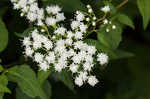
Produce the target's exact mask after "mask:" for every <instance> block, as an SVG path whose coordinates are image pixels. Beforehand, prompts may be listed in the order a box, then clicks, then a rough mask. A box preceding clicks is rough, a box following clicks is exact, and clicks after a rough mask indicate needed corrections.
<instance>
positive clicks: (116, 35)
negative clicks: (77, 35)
mask: <svg viewBox="0 0 150 99" xmlns="http://www.w3.org/2000/svg"><path fill="white" fill-rule="evenodd" d="M107 28H108V29H109V30H110V31H109V32H106V29H107ZM121 34H122V29H121V27H120V26H119V25H116V29H112V27H109V26H108V27H106V26H105V27H102V28H101V29H100V30H99V31H98V32H97V36H98V40H99V41H100V42H101V43H102V44H103V45H105V46H106V47H108V48H111V49H113V50H114V49H116V48H117V47H118V46H119V44H120V42H121V40H122V35H121Z"/></svg>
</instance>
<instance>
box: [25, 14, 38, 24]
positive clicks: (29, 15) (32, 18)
mask: <svg viewBox="0 0 150 99" xmlns="http://www.w3.org/2000/svg"><path fill="white" fill-rule="evenodd" d="M27 19H29V20H30V21H31V22H33V21H35V20H36V19H37V14H35V13H32V12H28V13H27Z"/></svg>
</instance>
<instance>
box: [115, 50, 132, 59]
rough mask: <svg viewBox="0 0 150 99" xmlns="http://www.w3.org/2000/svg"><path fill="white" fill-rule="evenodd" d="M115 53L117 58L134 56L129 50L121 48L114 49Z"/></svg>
mask: <svg viewBox="0 0 150 99" xmlns="http://www.w3.org/2000/svg"><path fill="white" fill-rule="evenodd" d="M115 54H116V55H117V59H121V58H129V57H133V56H134V54H132V53H130V52H126V51H123V50H116V51H115Z"/></svg>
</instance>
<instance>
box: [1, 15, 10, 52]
mask: <svg viewBox="0 0 150 99" xmlns="http://www.w3.org/2000/svg"><path fill="white" fill-rule="evenodd" d="M7 44H8V31H7V28H6V27H5V24H4V23H3V21H2V19H1V17H0V52H2V51H3V50H4V49H5V48H6V46H7Z"/></svg>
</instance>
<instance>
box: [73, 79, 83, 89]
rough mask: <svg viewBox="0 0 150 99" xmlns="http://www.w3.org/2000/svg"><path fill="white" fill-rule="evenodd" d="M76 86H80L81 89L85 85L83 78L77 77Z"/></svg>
mask: <svg viewBox="0 0 150 99" xmlns="http://www.w3.org/2000/svg"><path fill="white" fill-rule="evenodd" d="M75 84H76V85H78V86H79V87H81V86H82V85H83V81H82V78H80V77H76V78H75Z"/></svg>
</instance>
